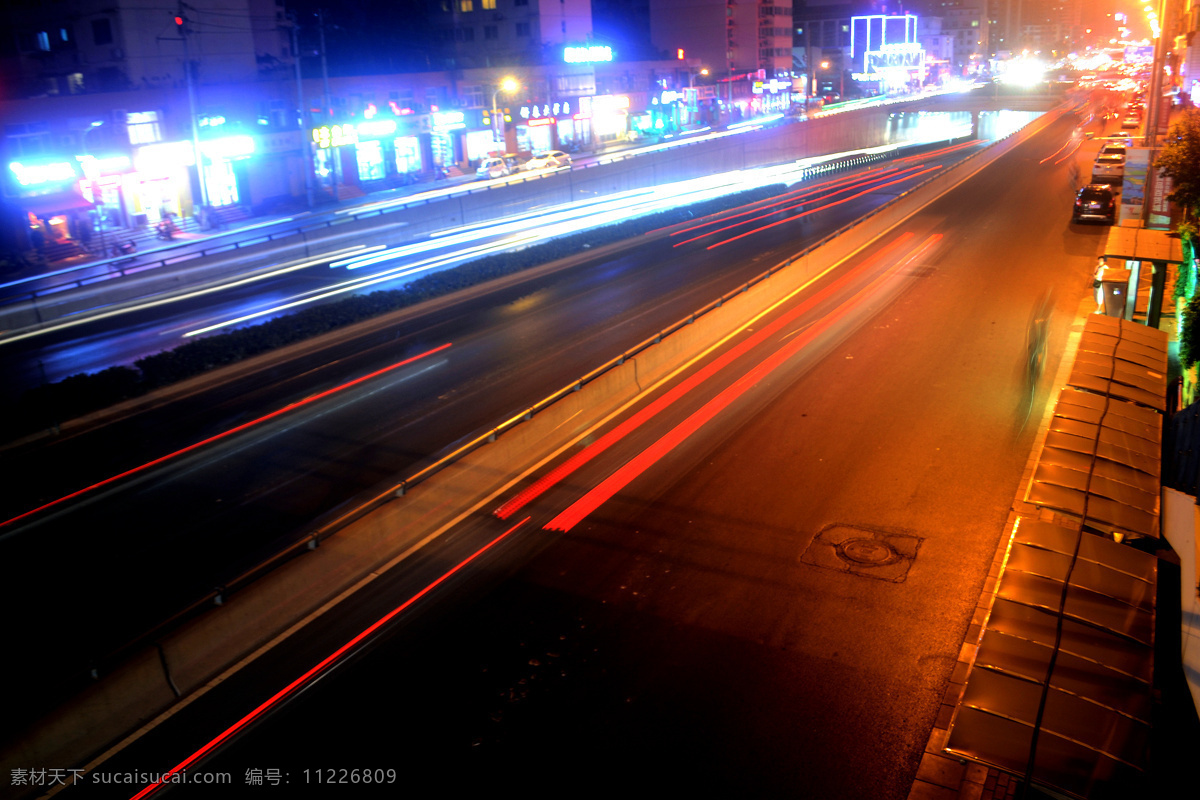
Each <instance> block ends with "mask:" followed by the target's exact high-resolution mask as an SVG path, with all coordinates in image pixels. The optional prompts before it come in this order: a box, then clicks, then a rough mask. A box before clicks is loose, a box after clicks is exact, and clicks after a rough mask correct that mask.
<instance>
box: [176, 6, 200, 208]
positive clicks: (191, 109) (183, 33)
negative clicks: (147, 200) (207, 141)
mask: <svg viewBox="0 0 1200 800" xmlns="http://www.w3.org/2000/svg"><path fill="white" fill-rule="evenodd" d="M175 27H176V28H178V29H179V37H180V39H182V40H183V74H184V76H185V77H186V78H187V93H188V117H189V118H190V119H191V122H192V151H193V154H194V155H193V157H194V158H195V160H196V178H197V180H198V183H199V184H200V205H201V206H205V207H207V206H208V188H207V187H206V186H205V184H204V154H203V153H201V152H200V124H199V122H198V121H197V119H196V84H195V80H194V79H193V77H192V57H191V54H190V51H189V49H188V28H187V17H185V16H184V15H183V0H180V2H179V7H178V11H177V13H176V16H175Z"/></svg>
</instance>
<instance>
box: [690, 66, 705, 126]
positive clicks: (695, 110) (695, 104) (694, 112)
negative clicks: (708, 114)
mask: <svg viewBox="0 0 1200 800" xmlns="http://www.w3.org/2000/svg"><path fill="white" fill-rule="evenodd" d="M697 75H704V76H706V77H707V76H708V67H702V68H701V69H700V71H699V72H692V71H691V70H688V124H689V125H694V124H696V117H698V116H700V99H699V98H698V97H696V76H697Z"/></svg>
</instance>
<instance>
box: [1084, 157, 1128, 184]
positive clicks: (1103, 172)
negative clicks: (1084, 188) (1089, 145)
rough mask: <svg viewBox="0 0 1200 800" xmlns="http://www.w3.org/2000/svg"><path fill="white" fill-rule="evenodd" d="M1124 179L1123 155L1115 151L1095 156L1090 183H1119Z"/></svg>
mask: <svg viewBox="0 0 1200 800" xmlns="http://www.w3.org/2000/svg"><path fill="white" fill-rule="evenodd" d="M1124 179H1125V156H1123V155H1118V154H1116V153H1110V154H1108V155H1099V156H1096V163H1095V164H1093V165H1092V183H1121V182H1122V181H1123V180H1124Z"/></svg>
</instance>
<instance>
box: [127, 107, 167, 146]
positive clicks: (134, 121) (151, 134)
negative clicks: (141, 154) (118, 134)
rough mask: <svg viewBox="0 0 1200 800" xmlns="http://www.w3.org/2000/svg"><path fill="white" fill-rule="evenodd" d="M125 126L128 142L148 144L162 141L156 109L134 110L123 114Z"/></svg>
mask: <svg viewBox="0 0 1200 800" xmlns="http://www.w3.org/2000/svg"><path fill="white" fill-rule="evenodd" d="M125 128H126V130H128V131H129V143H130V144H150V143H152V142H158V141H162V132H161V131H160V130H159V127H158V112H157V111H136V112H133V113H130V114H126V115H125Z"/></svg>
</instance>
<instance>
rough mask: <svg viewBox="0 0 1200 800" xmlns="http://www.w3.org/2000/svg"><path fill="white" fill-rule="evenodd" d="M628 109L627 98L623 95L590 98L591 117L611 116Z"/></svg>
mask: <svg viewBox="0 0 1200 800" xmlns="http://www.w3.org/2000/svg"><path fill="white" fill-rule="evenodd" d="M626 108H629V98H628V97H627V96H625V95H623V94H620V95H611V94H602V95H599V96H598V97H593V98H592V115H593V116H596V115H599V114H611V113H614V112H617V111H621V110H623V109H626Z"/></svg>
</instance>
